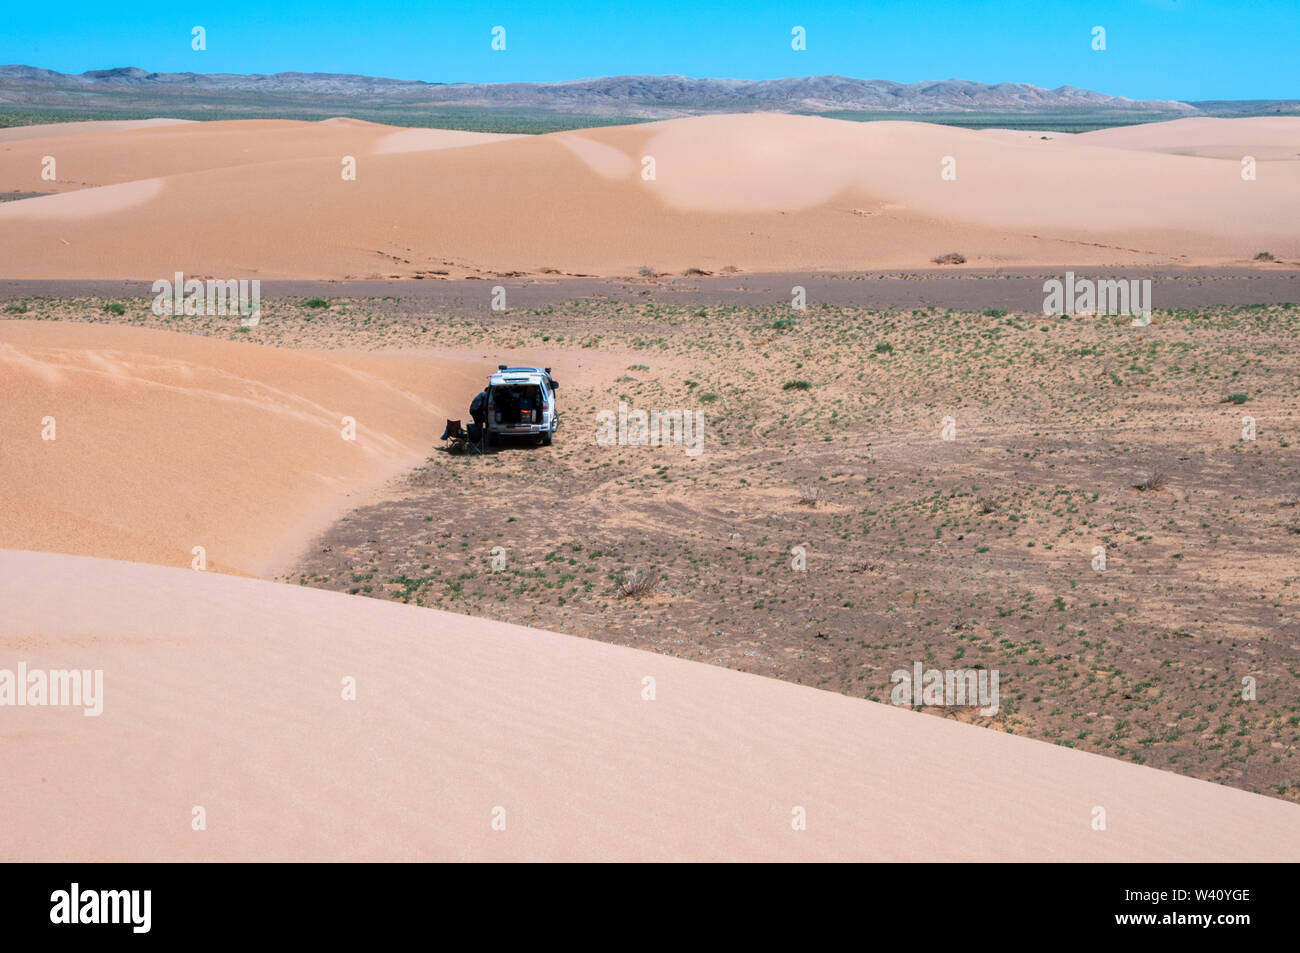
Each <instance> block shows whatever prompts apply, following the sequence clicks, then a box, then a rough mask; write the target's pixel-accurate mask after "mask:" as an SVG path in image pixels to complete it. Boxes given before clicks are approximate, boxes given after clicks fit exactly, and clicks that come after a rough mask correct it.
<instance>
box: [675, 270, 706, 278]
mask: <svg viewBox="0 0 1300 953" xmlns="http://www.w3.org/2000/svg"><path fill="white" fill-rule="evenodd" d="M711 274H713V272H711V271H705V270H704V269H703V268H687V269H686V270H685V271H683V272H682V277H683V278H707V277H709V275H711Z"/></svg>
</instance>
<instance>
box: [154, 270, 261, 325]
mask: <svg viewBox="0 0 1300 953" xmlns="http://www.w3.org/2000/svg"><path fill="white" fill-rule="evenodd" d="M153 293H154V294H155V295H156V296H157V297H155V298H154V299H153V313H154V314H156V315H164V314H187V315H199V314H206V315H226V314H238V315H240V316H241V317H240V320H239V323H240V324H242V325H243V326H244V327H246V328H255V327H257V322H258V321H260V320H261V319H262V282H261V279H259V278H254V279H253V280H252V281H249V280H248V279H247V278H240V279H239V280H235V279H234V278H231V279H229V280H227V281H215V280H213V279H211V278H209V279H208V280H207V281H206V282H203V281H200V280H199V279H197V278H189V279H186V277H185V275H184V274H183V273H182V272H179V271H178V272H176V275H175V280H173V281H168V280H167V279H166V278H162V279H159V280H158V281H155V282H154V283H153Z"/></svg>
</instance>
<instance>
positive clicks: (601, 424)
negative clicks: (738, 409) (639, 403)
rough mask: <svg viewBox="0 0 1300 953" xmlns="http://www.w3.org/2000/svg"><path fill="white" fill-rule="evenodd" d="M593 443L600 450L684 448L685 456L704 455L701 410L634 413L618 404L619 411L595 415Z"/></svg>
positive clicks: (601, 412)
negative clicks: (605, 448) (600, 448)
mask: <svg viewBox="0 0 1300 953" xmlns="http://www.w3.org/2000/svg"><path fill="white" fill-rule="evenodd" d="M596 444H597V445H598V446H601V447H614V446H618V447H685V448H686V455H687V456H688V457H698V456H699V455H700V454H701V453H703V452H704V411H702V410H651V411H648V412H647V411H644V410H633V411H629V410H628V406H627V401H623V400H621V401H619V402H618V412H617V413H615V412H614V411H612V410H602V411H600V412H599V413H597V414H596Z"/></svg>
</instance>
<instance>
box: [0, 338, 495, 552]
mask: <svg viewBox="0 0 1300 953" xmlns="http://www.w3.org/2000/svg"><path fill="white" fill-rule="evenodd" d="M481 376H482V374H481V373H480V372H479V371H478V370H477V369H473V370H471V369H470V368H469V367H467V366H464V365H462V364H459V363H457V362H453V361H444V362H438V361H419V362H415V361H413V360H406V361H404V359H402V358H400V357H384V358H381V357H373V358H368V357H365V356H362V355H354V356H347V355H337V354H330V355H320V356H317V355H311V354H305V353H301V352H292V351H277V350H272V349H269V348H262V347H259V346H257V345H254V344H242V343H241V344H233V343H230V342H225V341H216V340H210V339H206V338H200V337H195V336H191V335H182V334H171V333H168V332H161V331H148V330H143V329H138V328H126V327H113V326H104V325H65V324H42V323H38V322H28V321H22V322H12V321H6V322H3V323H0V432H3V433H4V435H5V447H6V451H5V453H4V455H3V456H0V508H2V509H3V516H2V517H0V546H5V547H11V548H21V549H42V550H57V551H63V552H75V553H85V554H90V555H103V556H113V557H116V558H123V559H131V560H141V561H147V562H154V563H161V564H163V565H173V566H187V565H189V564H190V562H191V560H192V558H193V557H192V556H191V551H192V549H193V547H195V546H203V547H204V548H205V549H206V552H207V561H208V567H209V569H215V570H221V571H227V572H241V573H249V574H262V573H264V572H267V571H269V569H270V568H271V567H272V565H274V564H275V563H276V562H277V561H278V559H280V558H288V557H290V556H291V555H292V553H291V552H290V551H289V550H291V549H292V548H293V546H294V545H295V544H298V543H301V542H302V541H305V539H306V537H307V536H309V535H310V534H311V532H312V531H313V530H315V529H319V528H321V527H322V526H323V525H325V524H326V523H327V522H328V521H329V520H330V519H331V518H332V517H333V516H335V515H337V514H338V513H339V512H340V510H341V509H342V508H343V507H344V506H346V505H348V500H349V499H350V498H353V499H354V497H355V494H356V493H359V492H361V491H363V490H364V489H365V488H366V487H369V486H372V485H375V484H377V483H379V482H381V481H383V480H384V479H386V478H388V477H390V476H391V475H393V474H394V473H396V472H399V471H401V470H403V469H405V468H407V467H409V466H411V465H412V464H413V463H416V462H418V461H420V460H422V459H424V457H425V456H427V454H428V451H429V448H430V446H432V444H433V442H434V440H435V438H436V437H437V435H438V434H439V433H440V432H441V430H440V427H441V424H442V422H443V420H444V419H445V418H446V417H447V416H448V414H447V413H445V411H446V409H447V408H457V409H459V407H460V406H461V405H462V404H463V403H464V401H465V394H466V393H472V382H473V381H476V380H477V379H481ZM47 416H48V417H53V418H54V422H55V431H54V433H55V439H54V440H48V441H47V440H43V439H42V430H43V425H42V421H43V420H44V418H46V417H47ZM451 416H461V415H460V414H459V413H456V414H452V415H451ZM344 417H352V418H354V419H355V420H356V429H357V439H356V440H354V441H349V440H344V439H343V436H342V428H343V418H344Z"/></svg>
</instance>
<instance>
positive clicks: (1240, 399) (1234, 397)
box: [1223, 394, 1250, 404]
mask: <svg viewBox="0 0 1300 953" xmlns="http://www.w3.org/2000/svg"><path fill="white" fill-rule="evenodd" d="M1248 400H1250V395H1249V394H1229V395H1228V396H1227V397H1225V398H1223V403H1225V404H1244V403H1245V402H1246V401H1248Z"/></svg>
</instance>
